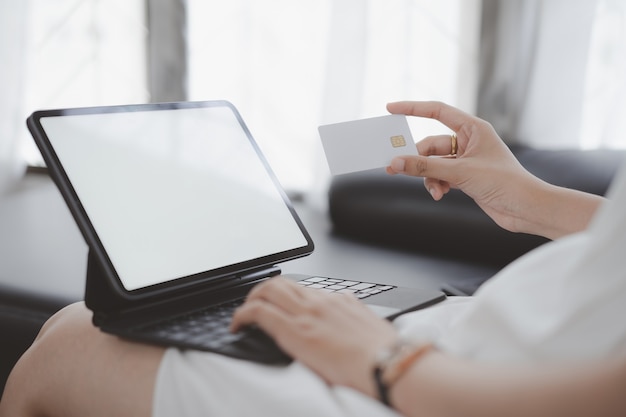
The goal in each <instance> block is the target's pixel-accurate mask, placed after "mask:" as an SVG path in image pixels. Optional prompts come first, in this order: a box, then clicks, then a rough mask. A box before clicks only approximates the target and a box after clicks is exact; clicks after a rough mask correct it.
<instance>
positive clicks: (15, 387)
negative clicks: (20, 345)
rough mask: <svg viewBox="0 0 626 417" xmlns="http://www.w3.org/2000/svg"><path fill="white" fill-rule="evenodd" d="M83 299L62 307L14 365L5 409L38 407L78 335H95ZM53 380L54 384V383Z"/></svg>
mask: <svg viewBox="0 0 626 417" xmlns="http://www.w3.org/2000/svg"><path fill="white" fill-rule="evenodd" d="M90 317H91V316H90V314H89V311H88V310H87V309H86V308H85V306H84V304H83V303H76V304H72V305H70V306H68V307H65V308H63V309H62V310H60V311H59V312H57V313H56V314H54V315H53V316H52V317H51V318H50V319H48V320H47V321H46V323H44V325H43V326H42V328H41V330H40V331H39V334H38V335H37V337H36V339H35V341H34V342H33V344H32V345H31V346H30V347H29V349H28V350H27V351H26V352H25V353H24V354H23V355H22V357H21V358H20V359H19V360H18V362H17V363H16V364H15V366H14V367H13V370H12V371H11V374H10V375H9V379H8V380H7V384H6V387H5V390H4V393H3V395H2V403H3V407H2V409H3V413H4V411H5V409H6V407H9V406H10V407H12V409H14V410H20V412H21V413H23V414H24V415H28V414H29V412H28V411H27V410H28V409H32V410H35V409H37V402H38V399H39V398H43V397H44V396H42V392H44V391H48V392H49V391H50V390H51V389H50V388H51V386H53V384H54V383H55V380H54V378H55V374H56V373H57V371H56V370H55V369H54V368H56V367H59V366H61V363H60V362H66V360H65V359H63V357H66V358H68V357H71V354H72V353H71V344H73V343H76V342H77V339H80V338H87V337H92V335H91V334H90V333H91V332H92V331H93V330H92V329H90V328H92V327H93V326H91V319H90ZM51 384H52V385H51Z"/></svg>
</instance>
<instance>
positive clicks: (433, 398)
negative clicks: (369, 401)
mask: <svg viewBox="0 0 626 417" xmlns="http://www.w3.org/2000/svg"><path fill="white" fill-rule="evenodd" d="M625 389H626V361H625V360H619V361H618V360H613V361H609V360H606V361H603V362H598V363H589V364H578V365H570V366H565V365H554V366H522V365H517V366H502V365H486V364H479V363H472V362H469V361H464V360H460V359H455V358H451V357H449V356H447V355H445V354H442V353H439V352H435V353H432V354H429V355H427V356H426V357H424V358H423V360H421V361H419V362H418V363H417V364H415V366H413V367H412V368H411V369H410V370H409V371H408V372H407V373H406V374H405V375H404V376H403V377H402V378H401V379H400V380H399V381H398V382H397V383H396V384H395V385H394V386H393V387H392V390H391V402H392V404H393V405H394V406H395V408H396V409H397V410H398V411H400V412H401V413H402V414H404V415H406V416H430V417H448V416H450V417H452V416H461V415H462V416H464V417H474V416H476V417H490V416H494V417H495V416H498V417H501V416H507V417H515V416H520V417H528V416H533V417H541V416H550V417H559V416H563V417H577V416H581V417H582V416H585V417H589V416H594V417H608V416H624V415H626V396H624V390H625Z"/></svg>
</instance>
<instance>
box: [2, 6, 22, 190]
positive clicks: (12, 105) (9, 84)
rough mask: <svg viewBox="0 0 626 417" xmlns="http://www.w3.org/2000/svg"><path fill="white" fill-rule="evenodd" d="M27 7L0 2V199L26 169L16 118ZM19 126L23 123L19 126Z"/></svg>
mask: <svg viewBox="0 0 626 417" xmlns="http://www.w3.org/2000/svg"><path fill="white" fill-rule="evenodd" d="M27 11H28V10H27V3H26V2H23V1H8V0H1V1H0V62H1V63H2V64H1V65H0V86H1V88H0V91H2V94H0V195H2V194H3V193H4V192H5V191H7V190H8V189H10V188H11V185H12V184H13V182H14V181H15V180H17V178H19V176H20V174H21V173H22V170H23V168H24V166H25V163H24V162H23V159H22V158H21V156H20V154H19V136H20V135H19V132H20V131H21V129H22V128H23V121H20V120H19V119H20V118H19V114H20V108H21V103H22V100H23V91H24V88H23V87H24V80H23V78H22V72H23V70H24V63H25V56H24V49H25V37H26V32H25V30H24V26H23V25H22V22H23V19H24V18H25V16H26V15H27ZM20 122H22V123H20Z"/></svg>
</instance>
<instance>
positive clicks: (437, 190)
mask: <svg viewBox="0 0 626 417" xmlns="http://www.w3.org/2000/svg"><path fill="white" fill-rule="evenodd" d="M424 187H426V189H427V190H428V193H429V194H430V195H431V196H432V198H433V200H435V201H439V200H441V199H442V198H443V196H444V195H445V194H447V193H448V191H450V184H449V183H448V182H446V181H441V180H438V179H436V178H424Z"/></svg>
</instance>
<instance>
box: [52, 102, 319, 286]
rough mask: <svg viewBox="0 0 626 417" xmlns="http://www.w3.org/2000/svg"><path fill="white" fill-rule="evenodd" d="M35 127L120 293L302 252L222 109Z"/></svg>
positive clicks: (91, 117) (296, 233) (264, 176)
mask: <svg viewBox="0 0 626 417" xmlns="http://www.w3.org/2000/svg"><path fill="white" fill-rule="evenodd" d="M41 124H42V126H43V128H44V130H45V131H46V134H47V136H48V138H49V140H50V142H51V143H52V146H53V148H54V149H55V151H56V154H57V156H58V158H59V160H60V161H61V164H62V166H63V167H64V169H65V171H66V174H67V176H68V177H69V179H70V182H71V183H72V185H73V187H74V189H75V191H76V193H77V195H78V197H79V199H80V201H81V203H82V205H83V207H84V209H85V211H86V213H87V215H88V217H89V219H90V221H91V223H92V224H93V226H94V229H95V230H96V233H97V235H98V237H99V238H100V240H101V242H102V244H103V246H104V248H105V250H106V252H107V253H108V255H109V258H110V259H111V262H112V264H113V266H114V268H115V269H116V271H117V273H118V275H119V277H120V280H121V282H122V285H123V286H124V287H125V288H126V289H127V290H136V289H140V288H144V287H147V286H151V285H155V284H159V283H163V282H167V281H170V280H174V279H177V278H181V277H185V276H189V275H193V274H197V273H200V272H203V271H209V270H213V269H217V268H221V267H224V266H228V265H231V264H236V263H239V262H244V261H247V260H250V259H256V258H259V257H263V256H267V255H271V254H275V253H279V252H283V251H287V250H292V249H294V248H298V247H304V246H306V245H307V240H306V238H305V237H304V235H303V233H302V231H301V230H300V228H299V226H298V224H297V223H296V221H295V220H294V218H293V216H292V215H291V213H290V212H289V209H288V207H287V205H286V204H285V202H284V201H283V198H282V196H281V194H280V192H279V190H278V189H277V188H276V186H275V184H274V183H273V181H272V179H271V177H270V175H268V173H267V170H266V168H265V166H264V165H263V162H262V161H261V160H260V159H259V157H258V155H257V153H256V151H255V149H254V148H253V146H252V144H251V143H250V141H249V139H248V137H247V135H246V133H245V131H244V130H243V128H242V127H241V126H240V124H239V122H238V120H237V118H236V116H235V115H234V114H233V112H232V111H231V110H230V108H228V107H222V106H217V107H199V108H186V109H167V110H157V111H132V112H113V113H100V114H81V115H64V116H56V117H44V118H42V119H41Z"/></svg>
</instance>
